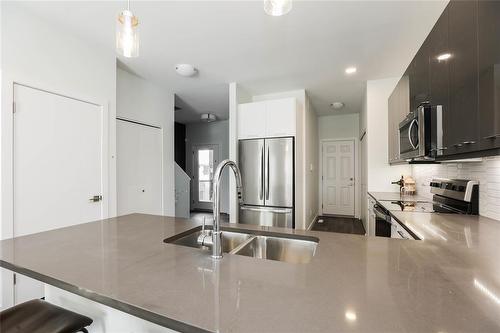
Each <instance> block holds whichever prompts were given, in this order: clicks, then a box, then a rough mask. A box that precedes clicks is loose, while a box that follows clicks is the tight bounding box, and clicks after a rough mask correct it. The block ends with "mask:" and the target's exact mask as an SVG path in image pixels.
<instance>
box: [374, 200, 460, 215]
mask: <svg viewBox="0 0 500 333" xmlns="http://www.w3.org/2000/svg"><path fill="white" fill-rule="evenodd" d="M381 204H382V205H383V206H384V207H385V208H386V209H387V210H390V211H401V212H417V213H418V212H420V213H449V214H456V213H461V212H460V211H459V210H457V209H454V208H452V207H449V206H446V205H444V204H442V203H439V202H434V201H433V202H430V201H429V202H422V201H400V200H391V201H389V200H387V201H381Z"/></svg>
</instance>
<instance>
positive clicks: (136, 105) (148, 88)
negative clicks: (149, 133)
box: [116, 68, 175, 216]
mask: <svg viewBox="0 0 500 333" xmlns="http://www.w3.org/2000/svg"><path fill="white" fill-rule="evenodd" d="M116 101H117V106H116V114H117V117H122V118H126V119H129V120H135V121H139V122H142V123H145V124H149V125H154V126H159V127H161V129H162V132H163V214H164V215H168V216H175V176H174V94H173V92H171V91H166V90H165V89H163V88H161V87H159V86H158V85H155V84H153V83H151V82H148V81H146V80H144V79H142V78H140V77H138V76H135V75H134V74H131V73H129V72H127V71H124V70H123V69H120V68H118V69H117V71H116Z"/></svg>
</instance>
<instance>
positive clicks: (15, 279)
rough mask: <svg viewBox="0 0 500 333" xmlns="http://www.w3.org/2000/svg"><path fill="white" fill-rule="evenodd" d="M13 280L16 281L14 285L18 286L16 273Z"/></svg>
mask: <svg viewBox="0 0 500 333" xmlns="http://www.w3.org/2000/svg"><path fill="white" fill-rule="evenodd" d="M13 279H14V285H16V284H17V275H16V273H14V277H13Z"/></svg>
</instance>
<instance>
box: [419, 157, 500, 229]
mask: <svg viewBox="0 0 500 333" xmlns="http://www.w3.org/2000/svg"><path fill="white" fill-rule="evenodd" d="M412 174H413V177H414V178H415V181H416V182H417V193H418V194H419V195H421V196H424V197H428V198H429V199H431V198H432V194H431V193H430V187H429V183H430V182H431V180H432V179H433V178H458V179H471V180H477V181H479V214H480V215H483V216H486V217H489V218H492V219H496V220H500V190H499V184H500V157H498V156H496V157H488V158H485V159H484V160H483V161H482V162H474V163H470V162H467V163H443V164H419V165H417V164H414V165H412Z"/></svg>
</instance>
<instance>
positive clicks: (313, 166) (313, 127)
mask: <svg viewBox="0 0 500 333" xmlns="http://www.w3.org/2000/svg"><path fill="white" fill-rule="evenodd" d="M305 120H306V121H305V133H304V138H305V157H304V158H305V162H304V163H305V165H306V169H305V172H306V176H305V178H306V179H305V182H306V184H305V189H306V196H305V204H304V205H305V209H304V213H305V221H304V222H305V225H304V229H308V228H309V227H311V226H312V224H313V223H314V221H315V220H316V217H317V216H318V214H319V190H318V189H319V183H318V179H319V166H318V163H319V144H318V118H317V116H316V112H315V111H314V108H313V106H312V104H311V101H310V99H309V96H307V95H306V108H305Z"/></svg>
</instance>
